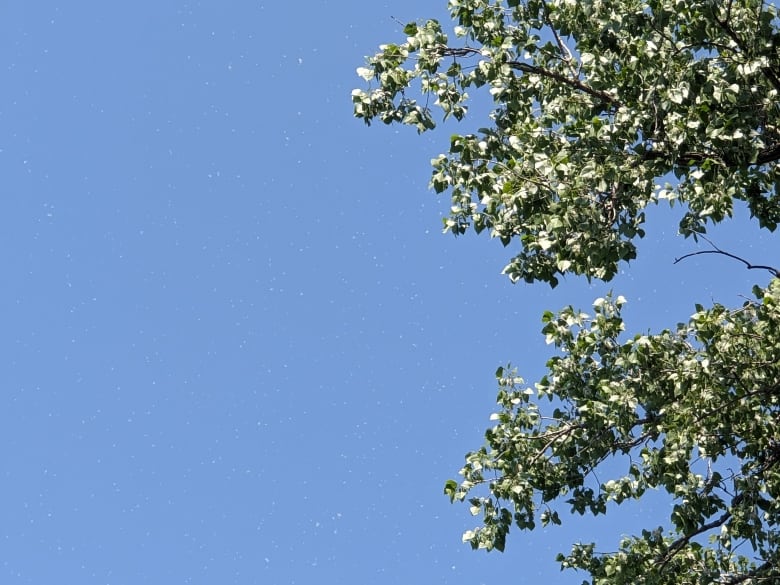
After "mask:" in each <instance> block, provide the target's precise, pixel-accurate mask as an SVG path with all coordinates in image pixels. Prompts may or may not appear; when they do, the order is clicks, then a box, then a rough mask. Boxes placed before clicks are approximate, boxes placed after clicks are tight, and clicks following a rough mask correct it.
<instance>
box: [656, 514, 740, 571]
mask: <svg viewBox="0 0 780 585" xmlns="http://www.w3.org/2000/svg"><path fill="white" fill-rule="evenodd" d="M729 518H731V512H724V513H723V514H721V516H720V518H717V519H716V520H713V521H712V522H709V523H707V524H702V525H701V526H700V527H699V528H697V529H696V530H694V531H693V532H691V533H690V534H686V535H685V536H681V537H680V538H678V539H677V540H675V541H674V542H673V543H672V544H670V545H669V549H668V550H667V551H666V554H665V555H664V556H663V559H661V566H660V567H659V569H658V570H659V572H660V571H663V569H664V567H665V566H666V564H667V563H668V562H669V561H670V560H672V557H674V555H676V554H677V553H678V552H679V551H680V549H682V547H684V546H685V545H686V544H688V543H689V542H690V541H691V539H692V538H693V537H695V536H698V535H699V534H702V533H704V532H707V531H708V530H712V529H713V528H717V527H718V526H722V525H723V524H725V522H726V521H727V520H728V519H729Z"/></svg>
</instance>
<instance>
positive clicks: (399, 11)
mask: <svg viewBox="0 0 780 585" xmlns="http://www.w3.org/2000/svg"><path fill="white" fill-rule="evenodd" d="M445 9H446V1H445V0H425V1H424V2H420V1H414V2H413V1H411V0H398V1H396V2H392V3H388V2H357V1H345V2H336V1H312V2H309V3H284V2H269V3H264V2H257V1H249V0H235V1H228V2H222V1H220V2H218V1H216V0H202V1H193V2H180V1H177V0H173V1H166V2H160V1H155V2H151V1H149V0H138V1H136V2H132V3H117V2H105V1H102V0H101V1H98V0H82V1H71V2H54V1H51V0H40V1H36V2H26V1H21V0H13V1H9V2H4V3H3V5H2V7H0V76H1V78H2V88H3V89H2V92H0V176H2V179H3V195H2V198H0V202H2V206H3V209H2V214H1V215H0V221H1V222H2V228H1V229H0V238H1V239H2V246H0V266H1V267H2V286H1V287H0V298H1V299H2V302H1V303H0V307H1V308H0V311H2V312H1V313H0V314H1V315H2V329H1V330H0V331H1V332H0V349H1V350H2V361H1V362H0V382H1V384H2V386H0V389H1V391H2V394H1V395H0V396H1V398H0V400H2V403H1V404H2V408H0V440H1V444H2V447H1V448H0V453H1V459H0V474H1V475H0V478H1V479H2V493H3V497H2V501H1V502H0V582H2V583H8V584H16V583H19V584H21V583H31V584H36V585H48V584H51V583H79V584H84V585H93V584H95V585H97V584H101V585H108V584H110V585H123V584H127V585H139V584H166V585H170V584H177V583H192V584H255V583H262V584H293V583H295V584H309V583H337V584H338V583H344V584H352V583H361V584H363V583H368V584H377V585H381V584H396V583H434V584H435V583H442V584H443V583H449V584H481V583H488V584H492V583H514V582H516V583H539V582H545V583H546V584H547V585H556V584H570V583H579V582H580V581H581V576H578V575H576V574H574V573H568V572H567V573H560V572H559V571H558V568H557V565H556V564H555V563H554V560H553V559H554V556H555V553H556V552H558V551H568V547H569V545H570V543H571V542H572V541H575V540H583V541H590V540H594V539H596V540H598V541H599V542H600V543H603V548H604V549H606V550H613V549H614V548H615V547H616V542H617V539H618V538H619V535H620V534H622V533H626V532H628V531H631V530H635V529H637V527H638V526H642V525H648V524H649V525H650V526H655V525H658V524H661V523H663V522H664V521H665V520H666V516H667V515H668V508H667V504H665V503H663V502H661V501H660V500H658V499H656V500H655V501H654V500H653V498H651V500H650V501H648V502H642V503H641V505H638V506H634V507H626V508H625V510H620V509H618V510H617V513H616V514H610V515H609V516H608V517H607V518H604V519H601V520H599V521H597V522H596V521H594V520H592V519H590V518H585V519H571V520H570V519H569V518H568V517H566V516H564V518H563V520H564V526H563V527H561V528H556V529H553V530H549V531H541V530H540V531H538V532H534V533H530V534H529V533H519V532H517V531H514V532H513V533H512V535H511V537H510V540H509V544H508V547H507V552H506V553H504V554H503V555H502V554H500V553H491V554H485V553H482V552H472V551H471V550H470V548H469V547H468V546H467V545H464V544H462V543H461V533H462V532H463V531H464V530H466V529H469V528H473V526H474V525H476V523H477V522H476V519H472V518H471V517H470V516H469V513H468V506H465V505H458V506H452V505H451V504H450V503H449V501H448V500H447V499H446V498H445V496H444V495H443V494H442V488H443V484H444V482H445V480H447V479H449V478H456V477H457V471H458V469H459V468H460V466H461V464H462V461H463V455H464V454H465V453H466V451H468V450H470V449H476V448H478V447H479V446H480V445H481V443H482V435H483V432H484V429H485V428H486V427H487V426H488V425H489V424H490V422H489V415H490V413H491V412H492V411H493V405H494V397H495V392H496V388H495V383H494V379H493V372H494V371H495V369H496V367H497V366H499V365H503V364H505V363H506V362H508V361H511V362H513V363H514V364H516V365H517V366H518V367H519V368H520V372H521V373H522V374H523V375H524V376H525V377H526V379H527V380H529V381H533V380H534V379H535V378H537V377H538V376H540V375H541V373H542V371H543V364H544V360H545V358H546V356H548V355H549V354H550V353H549V352H550V348H548V347H547V346H545V345H544V338H543V336H541V335H540V334H539V330H540V328H541V323H540V316H541V312H542V311H543V310H544V309H552V310H555V309H558V308H560V307H562V306H564V305H566V304H569V303H573V304H575V305H579V306H581V307H583V308H586V309H587V308H588V307H589V305H590V303H591V302H592V300H593V299H594V298H595V297H597V296H600V295H602V294H604V293H605V292H606V291H607V290H609V289H610V288H613V289H614V290H615V292H616V293H621V294H623V295H624V296H626V297H627V298H628V300H629V305H628V306H627V310H626V315H627V318H628V319H629V325H630V326H631V325H633V326H634V327H635V328H636V330H638V331H645V330H647V329H659V328H662V327H667V326H673V325H674V324H675V323H676V322H678V321H681V320H685V319H686V318H687V317H688V315H689V314H690V313H691V312H693V303H694V302H696V301H700V302H704V303H709V302H710V301H712V300H717V301H721V302H724V303H727V304H737V303H739V302H740V298H739V296H738V295H739V294H740V293H744V294H749V291H750V287H751V285H752V284H753V283H763V282H766V280H767V277H766V275H765V274H764V273H750V272H748V271H746V270H744V268H743V267H741V266H740V265H739V264H737V263H731V262H730V261H728V260H727V259H720V258H715V257H710V256H699V257H696V258H692V259H690V260H688V261H686V262H684V263H683V264H678V265H673V264H672V262H673V260H674V258H675V256H679V255H680V254H682V253H685V252H690V251H694V250H696V249H700V248H698V247H697V245H696V244H694V243H693V242H691V241H684V240H681V239H679V238H675V237H674V234H675V232H676V227H675V220H674V219H673V217H672V216H671V215H670V214H669V213H667V212H656V213H653V214H651V221H650V224H649V225H648V231H649V232H650V235H649V237H648V238H647V241H646V242H645V243H644V244H643V245H642V247H641V248H640V259H639V260H638V261H636V262H635V263H633V264H632V265H631V266H630V267H627V271H626V273H625V274H623V275H621V276H620V277H619V278H618V279H616V281H615V282H613V283H610V285H608V286H606V285H600V284H598V285H594V286H593V287H589V286H588V285H587V283H584V282H582V281H578V280H577V279H571V278H570V279H568V280H566V281H565V282H564V283H562V285H561V286H559V287H558V288H557V289H556V290H555V291H550V289H549V288H547V287H546V286H545V285H537V286H533V287H532V286H527V285H511V284H510V283H509V282H508V280H506V279H505V278H504V277H502V276H501V275H500V271H501V268H502V267H503V264H504V262H505V261H506V260H507V259H508V258H509V256H510V251H508V250H504V249H502V248H501V246H500V244H498V243H497V242H494V241H490V240H489V239H488V238H487V237H474V236H473V235H471V236H467V237H463V238H460V239H457V240H456V239H454V238H453V237H451V236H445V235H442V234H441V221H440V217H441V216H442V215H443V214H444V213H446V211H447V209H448V207H449V202H448V200H447V198H446V197H437V196H436V195H434V194H433V193H432V192H430V191H428V190H427V188H426V186H427V181H428V176H429V161H430V159H431V158H432V157H434V156H435V155H437V154H438V153H439V152H442V151H443V150H445V149H446V147H447V144H448V138H449V132H450V131H452V129H451V128H445V129H444V131H442V132H436V133H434V134H431V135H425V136H423V137H419V136H417V134H416V133H415V131H414V130H413V129H410V128H395V127H384V126H381V125H380V126H378V127H371V128H366V127H365V126H364V125H363V124H362V122H360V121H358V120H355V119H353V118H352V111H351V104H350V91H351V89H352V88H353V87H356V86H360V85H361V84H362V83H363V82H362V80H361V79H360V78H358V77H357V76H356V75H355V68H356V67H358V66H360V65H362V64H363V61H362V60H363V56H364V55H366V54H369V53H373V52H374V51H375V50H376V46H377V45H379V44H380V43H385V42H391V41H395V40H400V39H402V38H403V37H402V33H401V31H400V29H401V28H402V27H401V26H400V25H399V24H398V23H397V22H396V21H395V19H398V20H400V21H410V20H414V19H416V18H427V17H438V18H445V17H446V12H445ZM483 99H484V98H483ZM483 125H485V121H484V120H482V119H474V118H471V119H469V118H467V119H466V121H464V122H463V123H462V125H461V129H462V131H463V132H467V131H473V130H474V129H476V128H478V127H480V126H483ZM674 211H676V210H674ZM746 225H747V224H746V223H745V222H744V221H740V222H739V223H738V224H737V225H736V226H735V227H733V228H731V229H728V230H721V231H718V232H716V233H715V237H716V242H717V243H718V244H719V245H721V246H722V247H724V248H728V249H729V250H730V251H732V252H734V253H738V254H741V255H743V256H745V257H747V258H749V259H750V260H753V261H755V262H758V263H767V262H768V263H771V262H772V261H774V262H775V263H776V262H777V241H776V240H772V239H771V238H767V237H765V238H754V237H753V235H752V232H751V231H749V230H748V229H747V228H746Z"/></svg>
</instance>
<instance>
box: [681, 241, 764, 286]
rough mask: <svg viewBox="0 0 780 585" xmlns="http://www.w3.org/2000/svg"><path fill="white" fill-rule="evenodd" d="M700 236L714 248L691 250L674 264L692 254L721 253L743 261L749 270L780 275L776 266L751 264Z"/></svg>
mask: <svg viewBox="0 0 780 585" xmlns="http://www.w3.org/2000/svg"><path fill="white" fill-rule="evenodd" d="M699 237H700V238H701V239H703V240H705V241H706V242H707V243H708V244H709V245H710V246H712V247H713V248H714V249H713V250H699V251H698V252H691V253H690V254H684V255H682V256H680V257H679V258H675V259H674V264H677V263H678V262H681V261H683V260H685V259H686V258H690V257H691V256H699V255H700V254H720V255H722V256H728V257H729V258H733V259H734V260H738V261H739V262H742V263H743V264H744V265H745V266H746V267H747V269H748V270H766V271H768V272H769V274H771V275H772V276H774V277H775V278H778V277H780V269H778V268H774V267H773V266H767V265H764V264H751V263H750V262H748V261H747V260H745V259H744V258H740V257H739V256H737V255H736V254H732V253H730V252H726V251H725V250H721V249H720V248H718V247H717V246H716V245H715V244H713V243H712V241H711V240H709V239H708V238H706V237H705V236H702V235H699Z"/></svg>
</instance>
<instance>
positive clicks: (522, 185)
mask: <svg viewBox="0 0 780 585" xmlns="http://www.w3.org/2000/svg"><path fill="white" fill-rule="evenodd" d="M449 9H450V12H451V15H452V17H453V19H454V20H455V21H456V23H457V25H456V26H455V28H454V35H455V38H456V39H457V44H452V43H450V41H449V38H448V36H447V35H446V34H445V33H444V31H443V29H442V27H441V25H440V24H439V23H438V22H437V21H434V20H429V21H427V22H420V23H411V24H408V25H406V27H405V28H404V32H405V34H406V35H407V38H406V40H405V42H403V43H399V44H388V45H383V46H381V47H380V52H379V53H377V54H376V55H374V56H373V57H370V58H368V60H367V63H366V66H365V67H361V68H359V69H358V74H359V75H360V76H362V77H363V78H364V79H365V80H366V81H368V82H370V84H371V85H370V86H369V87H368V88H367V89H356V90H354V91H353V93H352V101H353V105H354V111H355V115H356V116H358V117H360V118H362V119H364V120H365V121H366V123H370V122H372V121H373V120H374V119H379V120H382V121H383V122H385V123H388V124H389V123H393V122H399V123H403V124H409V125H412V126H414V127H416V128H417V129H418V131H420V132H424V131H427V130H430V129H433V128H434V127H435V126H436V121H435V116H434V110H435V109H436V108H438V109H440V110H441V111H442V113H443V118H445V119H446V118H449V117H452V118H455V119H456V120H462V119H463V118H464V117H465V116H466V114H467V108H468V100H469V96H468V93H467V91H468V90H472V89H473V90H483V91H486V92H487V93H489V94H490V96H492V100H493V109H492V112H491V114H490V120H491V121H490V124H489V127H487V128H481V129H479V130H478V131H477V132H476V133H474V134H463V135H454V136H452V138H451V143H450V149H449V152H448V153H447V154H443V155H440V156H439V157H437V158H436V159H434V160H433V176H432V180H431V184H432V187H433V188H434V189H435V190H436V191H437V192H443V191H450V193H451V195H452V207H451V213H450V215H449V217H447V218H446V219H445V231H450V232H452V233H454V234H456V235H458V234H463V233H465V232H466V231H468V230H469V229H470V228H473V229H474V230H475V231H476V232H478V233H479V232H482V231H485V230H486V231H487V232H488V233H490V235H491V236H492V237H495V238H498V239H499V240H500V241H501V242H502V243H503V244H504V245H505V246H509V245H510V244H513V245H514V246H517V249H518V251H517V253H516V255H515V256H514V257H513V258H511V260H510V261H509V263H508V264H507V266H506V267H505V269H504V271H505V273H506V274H507V275H508V276H509V278H510V279H511V280H512V281H518V280H523V281H526V282H535V281H542V282H547V283H549V284H550V285H552V286H555V285H556V284H557V283H558V280H559V277H560V276H561V275H562V274H566V273H574V274H579V275H584V276H586V277H587V278H596V279H601V280H604V281H608V280H610V279H611V278H612V277H613V276H614V275H615V274H616V272H617V270H618V268H619V266H620V264H621V263H624V262H628V261H630V260H632V259H633V258H635V257H636V253H637V248H636V242H637V240H638V239H639V238H641V237H642V236H643V235H644V231H643V224H644V213H645V209H646V207H647V206H648V205H650V204H657V203H659V202H661V201H664V200H665V201H668V203H669V204H674V203H675V202H679V203H681V204H682V205H681V209H682V212H681V219H680V224H679V228H680V232H681V233H682V234H683V235H685V236H693V237H699V236H701V235H702V234H705V233H706V228H707V225H708V224H709V223H718V222H721V221H724V220H726V219H728V218H729V217H731V215H732V212H733V207H734V205H735V203H736V202H738V201H741V202H743V204H744V205H745V206H746V207H747V208H748V209H749V211H750V213H751V215H752V217H754V218H755V220H756V221H757V224H758V226H760V227H761V228H766V229H769V230H774V229H775V228H776V227H777V225H778V223H780V169H778V164H777V161H778V160H780V126H778V124H780V122H779V121H780V103H779V102H778V91H780V26H779V24H780V23H779V21H778V18H777V11H776V9H775V7H774V6H773V5H771V4H765V3H763V2H759V1H758V0H726V1H723V0H522V1H521V0H507V1H506V3H502V2H501V1H500V0H492V1H491V0H449ZM718 252H720V253H723V252H722V251H720V250H718ZM727 255H728V254H727ZM745 263H746V264H748V263H747V262H745ZM748 267H753V266H752V265H749V264H748ZM761 268H765V269H767V270H768V271H769V272H770V273H771V274H772V275H773V276H775V278H774V279H773V280H772V281H771V282H770V284H769V285H768V286H766V287H763V288H762V287H756V288H755V289H754V296H755V299H754V300H751V301H748V302H746V303H745V304H744V305H743V306H742V307H739V308H737V309H733V310H732V309H727V308H726V307H723V306H720V305H715V306H713V307H711V308H704V307H701V306H697V310H696V313H695V314H694V315H693V317H691V319H690V320H689V321H688V322H687V323H685V324H681V325H678V326H677V328H676V329H674V330H665V331H662V332H660V333H656V334H645V335H637V336H635V337H633V338H631V339H626V338H625V336H624V334H623V329H624V324H623V319H622V317H621V306H622V305H623V303H624V300H623V299H622V297H616V298H612V297H608V298H604V299H599V300H597V301H596V303H595V305H594V312H593V315H592V316H588V315H585V314H583V313H580V312H579V311H576V310H575V309H573V308H571V307H569V308H567V309H564V310H563V311H561V312H559V313H557V314H553V313H545V315H544V322H545V325H544V333H545V335H546V336H547V340H548V342H550V343H553V344H554V345H555V346H556V347H557V348H558V349H559V350H560V352H559V355H557V356H556V357H554V358H553V359H551V360H550V361H549V362H548V364H547V368H548V374H547V375H546V376H544V377H543V378H542V379H541V380H540V381H539V382H538V383H537V384H535V385H533V386H532V387H528V386H526V385H525V384H524V383H523V381H522V380H521V379H520V378H519V377H518V376H517V374H516V373H515V372H514V371H513V370H512V369H511V368H500V369H499V370H498V372H497V379H498V384H499V394H498V403H499V412H498V413H497V414H496V415H494V418H495V421H496V424H495V426H494V427H493V428H491V429H489V430H488V431H487V434H486V438H487V442H486V445H485V446H484V447H483V448H481V449H479V450H478V451H475V452H472V453H469V454H468V455H467V458H466V465H465V467H464V468H463V470H462V471H461V473H462V476H463V479H462V481H460V483H458V482H456V481H454V480H450V481H448V482H447V484H446V486H445V492H446V493H447V494H448V495H449V496H450V498H451V499H452V500H453V501H468V502H469V503H470V504H471V510H472V513H474V514H475V515H481V516H482V524H481V526H480V527H478V528H477V529H475V530H473V531H469V532H467V533H466V534H465V535H464V540H466V541H468V542H470V543H471V544H472V546H473V547H475V548H485V549H488V550H490V549H494V548H495V549H499V550H503V549H504V546H505V542H506V536H507V533H508V532H509V529H510V527H511V526H513V525H514V526H517V527H519V528H521V529H529V530H530V529H533V528H534V527H535V526H536V525H537V524H539V523H541V524H542V525H545V524H549V523H552V524H558V523H560V522H561V514H560V506H561V504H565V505H567V506H568V507H569V508H570V509H571V510H572V511H574V512H577V513H580V514H586V513H590V514H603V513H605V512H606V511H607V510H608V505H609V504H610V502H614V503H617V504H619V503H621V502H623V501H625V500H628V499H637V498H641V497H642V496H643V494H644V493H645V492H646V491H647V490H648V489H662V490H665V491H666V492H668V493H669V494H670V495H671V496H672V497H673V499H674V507H673V510H672V514H671V518H670V520H669V522H670V524H669V527H668V529H667V530H663V529H662V528H658V529H649V530H646V531H644V532H642V534H641V535H639V536H635V537H631V538H626V539H624V540H623V541H622V542H621V543H620V546H619V549H618V551H617V552H613V553H599V552H597V551H596V550H595V547H594V545H592V544H577V545H575V546H574V547H573V549H572V551H571V552H570V554H568V555H561V556H560V557H559V561H560V563H561V565H562V567H564V568H567V567H571V568H577V569H581V570H584V571H587V572H588V573H590V575H591V577H592V581H593V583H626V584H628V583H632V584H633V583H647V584H650V583H653V584H667V583H668V584H672V583H759V582H770V581H771V580H773V579H777V578H780V564H779V563H780V552H779V551H778V540H780V533H779V532H778V521H780V503H778V501H777V497H778V492H780V428H779V425H780V279H778V278H777V275H778V272H777V270H776V269H773V268H771V267H768V266H762V267H761ZM548 399H549V408H548V410H551V412H549V413H545V412H544V411H543V409H542V405H543V404H544V403H546V402H547V401H548ZM605 466H606V467H605ZM621 466H622V468H623V469H625V473H624V474H622V475H620V474H619V475H618V476H617V477H615V478H613V479H609V480H606V481H600V480H598V479H597V478H596V474H595V471H596V470H597V469H598V470H600V471H601V470H602V469H605V468H606V469H608V470H613V469H617V468H620V467H621ZM480 494H481V495H480Z"/></svg>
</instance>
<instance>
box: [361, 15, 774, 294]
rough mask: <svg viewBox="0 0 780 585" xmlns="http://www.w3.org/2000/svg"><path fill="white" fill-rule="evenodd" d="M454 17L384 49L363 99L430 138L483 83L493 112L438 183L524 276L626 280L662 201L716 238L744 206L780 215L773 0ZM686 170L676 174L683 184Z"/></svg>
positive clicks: (683, 222) (436, 165) (420, 27)
mask: <svg viewBox="0 0 780 585" xmlns="http://www.w3.org/2000/svg"><path fill="white" fill-rule="evenodd" d="M449 7H450V11H451V14H452V17H453V19H454V20H455V21H456V23H457V25H456V26H455V27H454V36H455V41H456V42H454V43H452V42H450V39H449V38H448V36H447V35H446V34H445V33H444V32H443V29H442V27H441V25H440V23H438V22H437V21H434V20H429V21H427V22H424V23H411V24H409V25H407V26H406V27H405V29H404V32H405V33H406V34H407V35H408V36H407V38H406V40H405V42H403V43H399V44H388V45H383V46H382V47H380V52H378V53H377V54H375V55H373V56H372V57H369V58H368V59H367V63H366V65H365V66H364V67H361V68H359V69H358V73H359V74H360V75H361V77H363V78H364V79H365V80H366V81H367V82H369V87H368V88H367V89H356V90H354V91H353V93H352V101H353V105H354V113H355V115H356V116H357V117H359V118H362V119H363V120H365V121H366V123H371V122H372V121H373V120H375V119H380V120H382V121H383V122H385V123H393V122H400V123H403V124H409V125H412V126H415V127H416V128H417V129H418V131H420V132H424V131H426V130H430V129H432V128H434V127H435V125H436V123H435V115H434V111H435V110H437V109H438V110H440V111H441V112H442V115H443V118H445V119H446V118H448V117H453V118H455V119H458V120H460V119H462V118H464V116H466V113H467V111H468V100H469V94H468V91H469V90H472V89H473V90H476V89H481V90H482V89H484V90H485V91H487V92H488V93H489V94H490V96H491V97H492V102H493V109H492V112H491V114H490V118H491V123H490V125H489V126H488V127H486V128H480V129H479V130H478V131H477V132H475V133H473V134H463V135H460V134H456V135H454V136H453V137H452V139H451V143H450V149H449V152H447V153H445V154H441V155H440V156H438V157H436V158H435V159H434V160H433V176H432V178H431V185H432V187H433V188H434V189H435V190H436V191H437V192H443V191H448V192H450V194H451V197H452V207H451V210H450V214H449V217H447V218H446V219H445V220H444V229H445V231H449V232H452V233H454V234H456V235H457V234H463V233H465V232H466V231H467V230H469V229H470V228H473V229H474V230H475V231H477V232H481V231H483V230H487V231H488V232H489V233H490V234H491V236H493V237H495V238H497V239H498V240H500V241H501V242H502V243H503V244H504V245H505V246H508V245H510V243H516V244H519V251H517V253H516V255H515V256H514V257H512V258H511V260H510V261H509V263H508V264H507V265H506V267H505V269H504V270H505V272H506V274H507V275H508V276H509V277H510V278H511V279H512V280H513V281H517V280H524V281H527V282H533V281H544V282H548V283H550V284H551V285H553V286H555V285H556V284H557V283H558V281H559V278H560V275H562V274H565V273H567V272H573V273H575V274H582V275H586V276H587V277H589V278H597V279H602V280H609V279H611V278H612V277H613V276H614V275H615V274H616V272H617V270H618V266H619V264H620V263H621V262H628V261H630V260H632V259H634V258H635V257H636V243H635V242H636V240H637V239H638V238H641V237H642V236H643V235H644V233H645V232H644V227H643V224H644V221H645V214H644V210H645V208H646V207H647V206H648V205H650V204H652V203H657V202H658V201H660V200H666V201H668V202H670V203H673V202H675V201H678V202H681V203H683V204H684V205H685V209H686V211H685V212H684V213H683V215H682V217H681V219H680V230H681V232H682V233H683V234H685V235H687V236H691V235H692V236H696V235H697V234H702V233H705V231H706V226H707V224H708V223H717V222H720V221H722V220H724V219H725V218H728V217H730V216H731V215H732V212H733V207H734V201H735V200H740V201H744V202H745V203H746V204H747V206H748V208H749V209H750V212H751V213H752V215H753V216H754V217H755V218H756V219H757V220H758V222H759V224H760V225H761V226H762V227H765V228H768V229H770V230H774V229H775V228H776V227H777V224H778V222H780V195H779V194H778V186H779V185H780V172H778V170H777V165H776V164H775V163H776V161H777V160H778V158H780V117H779V115H778V114H780V105H779V104H780V102H779V101H778V99H777V97H778V91H780V52H779V51H778V49H779V48H780V32H779V31H778V26H777V24H778V22H777V11H776V9H775V7H774V5H772V4H768V5H767V4H764V3H762V2H759V1H758V0H729V1H728V2H720V1H715V0H696V1H688V0H685V1H683V0H592V1H588V2H579V1H575V0H525V1H522V2H521V1H517V0H516V1H510V2H507V3H506V4H504V3H502V2H501V1H496V0H494V1H490V0H451V1H450V2H449ZM672 178H673V184H669V183H666V182H665V181H668V180H670V179H672Z"/></svg>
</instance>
